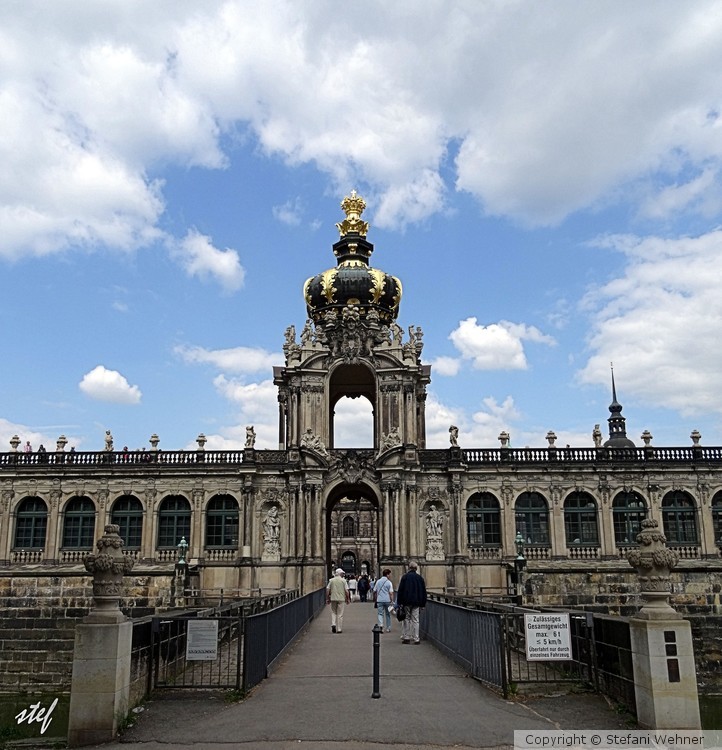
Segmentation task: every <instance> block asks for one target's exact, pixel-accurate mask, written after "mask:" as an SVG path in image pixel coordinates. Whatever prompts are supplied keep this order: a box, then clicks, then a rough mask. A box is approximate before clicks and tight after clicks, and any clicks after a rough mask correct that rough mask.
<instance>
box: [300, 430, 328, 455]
mask: <svg viewBox="0 0 722 750" xmlns="http://www.w3.org/2000/svg"><path fill="white" fill-rule="evenodd" d="M301 447H302V448H308V449H309V450H312V451H315V452H316V453H320V454H321V455H322V456H328V451H327V450H326V446H325V445H324V444H323V440H321V438H320V437H319V436H318V435H314V433H313V430H312V429H311V428H310V427H308V428H307V429H306V432H304V433H303V436H302V437H301Z"/></svg>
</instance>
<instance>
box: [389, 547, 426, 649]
mask: <svg viewBox="0 0 722 750" xmlns="http://www.w3.org/2000/svg"><path fill="white" fill-rule="evenodd" d="M401 604H403V605H404V607H405V608H406V618H405V619H404V620H402V621H401V643H412V642H413V643H414V644H416V645H417V646H418V645H419V613H420V612H421V610H422V609H423V608H424V607H425V606H426V582H425V581H424V579H423V578H422V577H421V576H420V575H419V565H418V563H416V562H414V561H413V560H412V561H411V562H410V563H409V569H408V571H407V572H406V573H404V574H403V575H402V576H401V580H400V581H399V590H398V591H397V592H396V605H397V606H399V605H401Z"/></svg>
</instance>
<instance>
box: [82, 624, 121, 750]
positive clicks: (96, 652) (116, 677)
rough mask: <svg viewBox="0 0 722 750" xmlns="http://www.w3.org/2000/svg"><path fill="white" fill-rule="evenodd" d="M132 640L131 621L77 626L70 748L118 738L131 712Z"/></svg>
mask: <svg viewBox="0 0 722 750" xmlns="http://www.w3.org/2000/svg"><path fill="white" fill-rule="evenodd" d="M132 639H133V624H132V623H131V622H129V621H126V622H119V623H111V624H99V623H82V624H80V625H77V626H76V628H75V651H74V654H73V678H72V684H71V689H70V690H71V692H70V715H69V723H68V745H69V746H70V747H79V746H81V745H92V744H96V743H100V742H110V741H111V740H113V739H115V736H116V735H117V732H118V725H119V723H120V722H121V721H122V720H124V719H125V716H126V714H127V713H128V698H129V694H130V652H131V644H132Z"/></svg>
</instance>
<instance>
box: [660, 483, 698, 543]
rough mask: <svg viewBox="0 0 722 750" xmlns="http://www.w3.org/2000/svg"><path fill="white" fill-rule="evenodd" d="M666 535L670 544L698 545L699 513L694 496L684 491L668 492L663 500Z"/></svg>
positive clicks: (663, 521) (663, 520)
mask: <svg viewBox="0 0 722 750" xmlns="http://www.w3.org/2000/svg"><path fill="white" fill-rule="evenodd" d="M662 523H663V524H664V535H665V536H666V537H667V541H668V542H669V543H670V544H697V543H698V542H699V538H698V536H697V511H696V508H695V505H694V500H693V499H692V496H691V495H689V494H688V493H686V492H682V490H674V491H673V492H668V493H667V494H666V495H665V496H664V499H663V500H662Z"/></svg>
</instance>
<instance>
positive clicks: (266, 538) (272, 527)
mask: <svg viewBox="0 0 722 750" xmlns="http://www.w3.org/2000/svg"><path fill="white" fill-rule="evenodd" d="M262 526H263V559H264V560H280V559H281V518H280V515H279V511H278V506H277V505H272V506H271V507H270V508H269V509H268V510H267V511H266V515H265V517H264V518H263V523H262Z"/></svg>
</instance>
